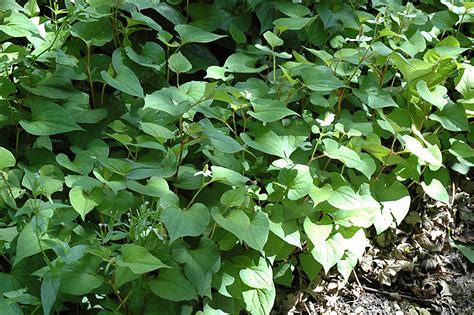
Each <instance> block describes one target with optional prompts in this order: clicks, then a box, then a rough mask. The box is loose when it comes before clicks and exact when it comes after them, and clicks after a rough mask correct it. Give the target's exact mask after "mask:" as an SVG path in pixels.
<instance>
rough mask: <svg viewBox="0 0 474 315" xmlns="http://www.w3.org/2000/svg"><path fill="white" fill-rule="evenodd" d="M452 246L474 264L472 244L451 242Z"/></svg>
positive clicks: (473, 247)
mask: <svg viewBox="0 0 474 315" xmlns="http://www.w3.org/2000/svg"><path fill="white" fill-rule="evenodd" d="M451 246H453V247H454V248H457V249H458V250H459V251H460V252H461V253H462V254H463V255H464V257H466V258H467V259H468V260H469V261H470V262H471V263H474V246H473V245H472V244H461V243H455V242H451Z"/></svg>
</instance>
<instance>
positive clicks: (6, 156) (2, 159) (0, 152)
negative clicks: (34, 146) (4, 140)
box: [0, 147, 16, 171]
mask: <svg viewBox="0 0 474 315" xmlns="http://www.w3.org/2000/svg"><path fill="white" fill-rule="evenodd" d="M15 164H16V159H15V157H14V156H13V154H11V152H10V151H8V150H7V149H5V148H4V147H0V171H1V170H2V169H4V168H7V167H12V166H15Z"/></svg>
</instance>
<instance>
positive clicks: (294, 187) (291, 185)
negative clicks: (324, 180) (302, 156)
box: [278, 164, 313, 200]
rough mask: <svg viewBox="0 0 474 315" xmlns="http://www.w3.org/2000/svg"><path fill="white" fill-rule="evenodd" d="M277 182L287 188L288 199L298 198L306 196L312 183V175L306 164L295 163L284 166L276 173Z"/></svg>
mask: <svg viewBox="0 0 474 315" xmlns="http://www.w3.org/2000/svg"><path fill="white" fill-rule="evenodd" d="M278 182H279V183H280V184H282V185H284V186H286V189H287V190H288V199H290V200H298V199H301V198H303V197H304V196H306V195H307V194H308V193H309V192H310V189H311V187H312V185H313V177H312V176H311V174H310V173H309V167H308V166H307V165H301V164H297V165H294V166H292V167H291V168H284V169H282V170H281V171H280V174H279V175H278Z"/></svg>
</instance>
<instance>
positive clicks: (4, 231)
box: [0, 226, 18, 243]
mask: <svg viewBox="0 0 474 315" xmlns="http://www.w3.org/2000/svg"><path fill="white" fill-rule="evenodd" d="M17 235H18V230H17V227H16V226H12V227H7V228H1V229H0V240H2V241H5V242H9V243H11V242H12V241H13V240H14V239H15V237H17Z"/></svg>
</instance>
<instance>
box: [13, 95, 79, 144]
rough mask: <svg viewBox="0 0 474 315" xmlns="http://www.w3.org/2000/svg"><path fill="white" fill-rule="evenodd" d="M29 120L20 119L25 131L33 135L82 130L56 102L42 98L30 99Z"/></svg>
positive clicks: (28, 102)
mask: <svg viewBox="0 0 474 315" xmlns="http://www.w3.org/2000/svg"><path fill="white" fill-rule="evenodd" d="M26 103H27V104H28V105H29V106H30V108H31V116H32V117H31V121H27V120H20V125H21V127H23V128H24V129H25V130H26V132H28V133H29V134H32V135H35V136H51V135H55V134H59V133H65V132H70V131H74V130H83V129H82V128H81V127H79V126H78V125H77V124H76V123H75V122H74V120H73V119H72V117H71V116H70V115H69V113H68V112H67V111H66V110H65V109H64V108H63V107H61V106H59V105H58V104H55V103H53V102H51V101H48V100H44V99H34V100H33V99H30V100H28V101H26Z"/></svg>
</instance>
